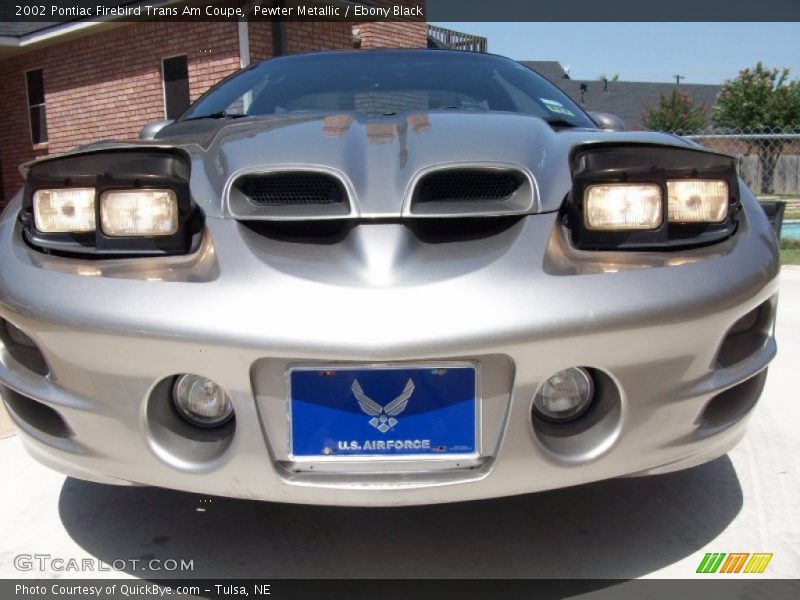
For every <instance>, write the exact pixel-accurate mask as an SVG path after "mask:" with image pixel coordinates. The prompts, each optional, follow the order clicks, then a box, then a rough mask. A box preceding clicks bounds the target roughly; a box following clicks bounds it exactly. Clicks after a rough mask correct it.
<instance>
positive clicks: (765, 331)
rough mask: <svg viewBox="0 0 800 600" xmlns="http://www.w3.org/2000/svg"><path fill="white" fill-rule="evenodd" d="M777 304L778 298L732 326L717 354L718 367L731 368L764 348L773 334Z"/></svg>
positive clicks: (764, 304) (762, 305) (764, 303)
mask: <svg viewBox="0 0 800 600" xmlns="http://www.w3.org/2000/svg"><path fill="white" fill-rule="evenodd" d="M776 304H777V298H776V297H773V298H770V299H769V300H767V301H766V302H763V303H762V304H760V305H759V306H757V307H756V308H754V309H753V310H751V311H750V312H748V313H747V314H746V315H744V316H743V317H741V318H740V319H739V320H737V321H736V322H735V323H734V324H733V325H732V326H731V328H730V329H729V330H728V333H727V334H725V338H724V339H723V340H722V344H721V345H720V348H719V351H718V352H717V360H716V363H717V366H718V367H721V368H726V367H731V366H733V365H735V364H737V363H739V362H741V361H743V360H745V359H747V358H748V357H749V356H752V355H753V354H755V353H756V352H758V351H759V350H761V348H763V347H764V344H766V342H767V340H768V339H769V336H770V334H771V332H772V324H773V321H774V319H775V307H776Z"/></svg>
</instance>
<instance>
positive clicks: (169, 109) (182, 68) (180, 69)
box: [161, 56, 189, 119]
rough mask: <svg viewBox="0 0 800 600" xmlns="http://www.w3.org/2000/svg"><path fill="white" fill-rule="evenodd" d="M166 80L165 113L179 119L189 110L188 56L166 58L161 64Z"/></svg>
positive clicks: (169, 116)
mask: <svg viewBox="0 0 800 600" xmlns="http://www.w3.org/2000/svg"><path fill="white" fill-rule="evenodd" d="M161 74H162V77H163V79H164V112H165V113H166V115H167V118H168V119H177V118H178V117H180V116H181V115H182V114H183V113H184V112H186V109H187V108H189V63H188V61H187V60H186V56H173V57H171V58H165V59H164V60H163V61H162V64H161Z"/></svg>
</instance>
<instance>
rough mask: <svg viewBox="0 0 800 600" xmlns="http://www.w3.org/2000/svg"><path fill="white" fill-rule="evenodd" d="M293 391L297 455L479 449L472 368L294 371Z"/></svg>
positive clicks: (294, 452)
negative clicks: (477, 446)
mask: <svg viewBox="0 0 800 600" xmlns="http://www.w3.org/2000/svg"><path fill="white" fill-rule="evenodd" d="M289 386H290V387H289V402H290V410H291V448H292V450H291V453H292V455H293V456H295V457H303V456H305V457H311V456H314V457H319V456H328V457H335V456H397V455H430V456H440V455H448V454H473V453H475V452H476V437H477V425H476V422H477V418H476V407H475V404H476V401H475V390H476V371H475V368H474V367H473V366H471V365H457V366H452V365H447V366H435V365H434V366H430V367H409V368H406V367H402V368H401V367H381V368H325V369H318V368H308V367H294V368H292V369H290V372H289Z"/></svg>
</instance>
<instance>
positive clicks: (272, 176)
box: [228, 170, 354, 220]
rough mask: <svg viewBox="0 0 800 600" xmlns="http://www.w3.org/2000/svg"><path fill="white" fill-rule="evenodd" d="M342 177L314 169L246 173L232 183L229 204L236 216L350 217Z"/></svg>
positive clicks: (349, 196) (351, 205)
mask: <svg viewBox="0 0 800 600" xmlns="http://www.w3.org/2000/svg"><path fill="white" fill-rule="evenodd" d="M348 187H349V186H348V185H347V183H346V182H345V180H344V178H342V177H339V176H337V175H334V174H333V173H330V172H323V171H314V170H279V171H268V172H259V173H248V174H244V175H241V176H240V177H238V178H237V179H236V180H235V181H234V182H233V184H232V185H231V188H230V191H229V195H228V207H229V209H230V212H231V214H232V215H233V216H234V217H236V218H238V219H266V220H306V219H336V218H347V217H351V216H353V212H354V202H353V200H352V194H351V193H350V192H349V190H348Z"/></svg>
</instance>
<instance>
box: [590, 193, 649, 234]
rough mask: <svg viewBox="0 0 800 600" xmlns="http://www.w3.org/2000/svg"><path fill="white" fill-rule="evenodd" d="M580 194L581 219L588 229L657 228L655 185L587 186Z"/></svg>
mask: <svg viewBox="0 0 800 600" xmlns="http://www.w3.org/2000/svg"><path fill="white" fill-rule="evenodd" d="M584 193H585V194H586V197H585V199H584V215H585V220H586V226H587V227H588V228H589V229H596V230H609V229H610V230H618V229H655V228H657V227H658V226H659V225H661V221H662V201H661V188H660V187H659V186H658V185H655V184H645V185H631V184H623V183H620V184H609V185H590V186H588V187H587V188H586V190H585V192H584Z"/></svg>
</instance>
